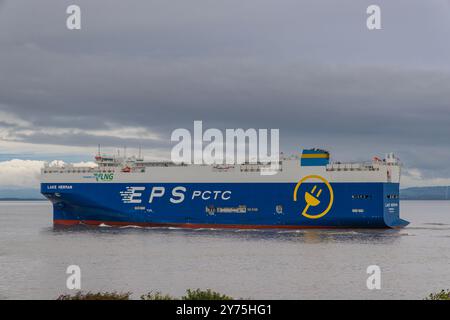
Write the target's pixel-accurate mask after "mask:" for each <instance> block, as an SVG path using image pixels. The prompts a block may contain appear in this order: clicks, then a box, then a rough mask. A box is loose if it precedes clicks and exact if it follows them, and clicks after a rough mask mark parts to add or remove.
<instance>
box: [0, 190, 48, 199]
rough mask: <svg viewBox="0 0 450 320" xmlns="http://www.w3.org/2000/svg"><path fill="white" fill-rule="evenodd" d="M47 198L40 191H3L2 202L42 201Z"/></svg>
mask: <svg viewBox="0 0 450 320" xmlns="http://www.w3.org/2000/svg"><path fill="white" fill-rule="evenodd" d="M41 199H45V197H44V196H43V195H42V194H41V193H40V191H39V189H34V188H25V189H1V188H0V200H41Z"/></svg>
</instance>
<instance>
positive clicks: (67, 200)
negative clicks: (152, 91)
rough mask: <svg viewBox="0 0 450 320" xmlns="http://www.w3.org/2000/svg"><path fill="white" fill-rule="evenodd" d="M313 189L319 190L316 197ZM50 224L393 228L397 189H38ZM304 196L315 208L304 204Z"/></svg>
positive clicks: (340, 185) (347, 185)
mask: <svg viewBox="0 0 450 320" xmlns="http://www.w3.org/2000/svg"><path fill="white" fill-rule="evenodd" d="M319 190H321V191H320V192H319ZM41 192H42V194H44V195H45V196H46V197H47V198H48V199H50V200H51V201H52V203H53V221H54V224H55V225H75V224H87V225H101V224H104V225H110V226H129V225H133V226H145V227H147V226H148V227H171V226H172V227H191V228H240V229H261V228H266V229H272V228H283V229H301V228H398V227H403V226H405V225H407V224H408V222H406V221H405V220H402V219H400V217H399V210H400V207H399V200H398V193H399V184H398V183H382V182H367V183H361V182H336V183H329V185H326V184H325V183H317V182H316V183H307V182H305V183H303V184H301V185H299V184H296V183H287V182H279V183H242V182H240V183H210V182H207V183H154V182H152V183H133V182H127V183H42V184H41ZM307 193H310V194H311V195H312V197H314V198H316V199H317V201H318V202H319V203H318V204H317V203H315V202H314V201H313V203H312V202H308V201H311V197H308V196H307V195H306V194H307Z"/></svg>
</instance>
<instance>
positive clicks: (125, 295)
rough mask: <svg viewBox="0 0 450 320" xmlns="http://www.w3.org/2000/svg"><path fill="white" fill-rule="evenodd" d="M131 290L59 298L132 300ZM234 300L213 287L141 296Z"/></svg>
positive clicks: (148, 298) (167, 298)
mask: <svg viewBox="0 0 450 320" xmlns="http://www.w3.org/2000/svg"><path fill="white" fill-rule="evenodd" d="M131 294H132V293H131V292H115V291H114V292H97V293H94V292H86V293H83V292H82V291H79V292H77V293H76V294H74V295H70V294H63V295H60V296H59V297H58V298H57V300H131ZM180 299H181V300H233V298H232V297H230V296H227V295H224V294H221V293H219V292H216V291H213V290H211V289H206V290H201V289H196V290H192V289H187V290H186V294H185V295H184V296H182V297H181V298H177V297H173V296H171V295H168V294H162V293H161V292H159V291H155V292H153V291H150V292H149V293H147V294H144V295H142V296H141V300H180Z"/></svg>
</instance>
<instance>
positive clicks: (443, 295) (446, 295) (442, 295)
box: [425, 290, 450, 300]
mask: <svg viewBox="0 0 450 320" xmlns="http://www.w3.org/2000/svg"><path fill="white" fill-rule="evenodd" d="M425 300H450V290H442V291H441V292H439V293H432V294H430V295H429V296H428V297H427V298H425Z"/></svg>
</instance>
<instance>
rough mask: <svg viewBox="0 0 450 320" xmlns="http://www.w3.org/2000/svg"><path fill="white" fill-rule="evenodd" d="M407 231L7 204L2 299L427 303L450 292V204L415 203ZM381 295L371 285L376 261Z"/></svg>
mask: <svg viewBox="0 0 450 320" xmlns="http://www.w3.org/2000/svg"><path fill="white" fill-rule="evenodd" d="M401 207H402V209H401V210H402V216H403V217H404V218H405V219H407V220H409V221H410V222H411V224H410V225H409V226H408V227H406V228H404V229H386V230H384V229H355V230H353V229H351V230H350V229H305V230H247V229H245V230H230V229H226V230H217V229H181V228H140V227H121V228H117V227H106V226H105V227H92V226H76V227H57V228H54V227H53V226H52V221H51V218H52V217H51V207H50V205H49V204H48V203H46V202H38V203H29V202H27V203H17V202H14V203H12V202H9V203H0V298H3V299H4V298H48V299H52V298H55V297H57V296H58V295H59V294H61V293H64V292H67V289H66V287H65V283H66V276H67V275H66V268H67V266H69V265H72V264H76V265H79V266H80V268H81V270H82V286H83V289H84V290H93V291H98V290H110V291H112V290H119V291H132V292H134V293H135V297H138V296H139V295H140V294H143V293H145V292H148V291H150V290H159V291H162V292H165V293H169V294H172V295H176V296H180V295H182V294H184V291H185V290H186V289H187V288H213V289H215V290H218V291H221V292H223V293H226V294H229V295H232V296H234V297H238V298H239V297H251V298H260V299H277V298H285V299H319V298H330V299H342V298H348V299H361V298H363V299H375V298H376V299H380V298H387V299H394V298H396V299H402V298H408V299H409V298H413V299H421V298H423V297H425V296H427V295H428V294H429V293H430V292H435V291H439V290H440V289H444V288H449V287H450V273H449V272H448V271H447V270H448V265H449V262H450V202H446V201H407V202H402V203H401ZM374 264H375V265H378V266H380V268H381V270H382V290H375V291H371V290H368V289H367V288H366V280H367V276H368V275H367V273H366V269H367V267H368V266H369V265H374Z"/></svg>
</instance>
